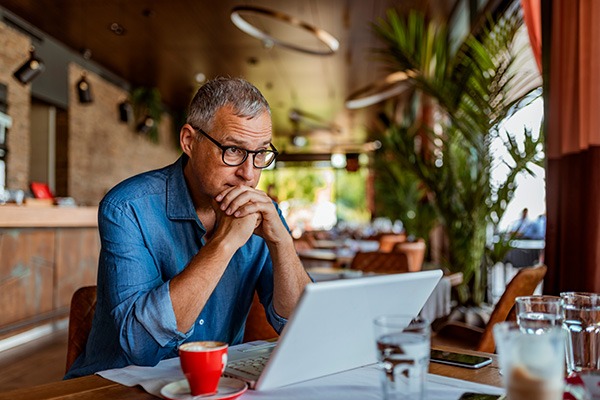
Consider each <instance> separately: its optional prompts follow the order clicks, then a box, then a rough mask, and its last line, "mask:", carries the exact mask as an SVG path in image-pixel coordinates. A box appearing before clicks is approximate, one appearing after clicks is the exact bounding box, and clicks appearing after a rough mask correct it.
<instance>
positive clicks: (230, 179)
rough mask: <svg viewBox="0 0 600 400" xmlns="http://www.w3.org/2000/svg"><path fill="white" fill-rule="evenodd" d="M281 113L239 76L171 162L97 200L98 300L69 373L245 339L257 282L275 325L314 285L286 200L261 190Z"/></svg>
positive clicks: (210, 87)
mask: <svg viewBox="0 0 600 400" xmlns="http://www.w3.org/2000/svg"><path fill="white" fill-rule="evenodd" d="M271 139H272V133H271V116H270V108H269V105H268V103H267V101H266V100H265V99H264V97H263V96H262V95H261V94H260V92H259V91H258V89H256V88H255V87H254V86H252V85H251V84H250V83H248V82H246V81H244V80H241V79H228V78H217V79H215V80H212V81H210V82H207V83H206V84H205V85H204V86H202V87H201V88H200V89H199V90H198V92H197V93H196V96H195V97H194V99H193V100H192V103H191V105H190V110H189V115H188V118H187V123H186V124H185V125H184V126H183V127H182V128H181V131H180V144H181V148H182V150H183V153H184V154H183V155H182V156H181V158H180V159H179V160H178V161H177V162H176V163H175V164H173V165H170V166H168V167H165V168H163V169H160V170H156V171H150V172H147V173H144V174H141V175H138V176H135V177H133V178H129V179H128V180H126V181H124V182H122V183H120V184H119V185H117V186H116V187H115V188H113V189H112V190H111V191H110V192H109V193H108V194H107V195H106V197H105V198H104V199H103V200H102V202H101V203H100V207H99V218H98V220H99V230H100V237H101V244H102V248H101V252H100V262H99V268H98V302H97V306H96V314H95V316H94V322H93V326H92V331H91V333H90V337H89V339H88V343H87V346H86V349H85V351H84V352H83V354H82V355H81V356H80V357H79V358H78V359H77V360H76V361H75V363H74V364H73V366H72V367H71V369H70V370H69V372H68V374H67V376H66V377H67V378H70V377H75V376H81V375H87V374H91V373H94V372H97V371H100V370H104V369H108V368H117V367H123V366H126V365H129V364H136V365H155V364H157V363H158V362H159V361H160V360H162V359H164V358H170V357H175V356H176V355H177V349H178V347H179V345H180V344H181V343H183V342H186V341H196V340H218V341H224V342H227V343H229V344H232V345H233V344H237V343H240V342H241V341H242V337H243V331H244V322H245V319H246V316H247V314H248V310H249V308H250V305H251V303H252V298H253V295H254V290H255V289H256V290H257V292H258V294H259V297H260V300H261V302H262V304H263V305H264V307H265V311H266V313H267V318H268V320H269V322H270V323H271V325H273V327H274V328H275V330H276V331H278V332H280V331H281V330H282V329H283V326H284V325H285V323H286V318H287V317H288V316H289V315H290V313H291V312H292V310H293V309H294V306H295V305H296V302H297V301H298V298H299V296H300V294H301V292H302V290H303V288H304V286H305V285H306V283H308V282H309V281H310V279H309V277H308V275H307V274H306V272H305V271H304V268H303V267H302V264H301V263H300V260H299V259H298V257H297V255H296V252H295V249H294V245H293V241H292V237H291V235H290V234H289V232H288V229H287V226H286V225H285V222H284V221H283V217H282V216H281V214H280V212H279V210H278V208H277V207H276V205H275V204H274V203H273V202H272V201H271V199H270V198H269V197H268V196H267V194H266V193H264V192H262V191H259V190H257V189H256V185H257V184H258V180H259V178H260V173H261V170H262V168H265V167H267V166H268V165H270V164H271V163H272V162H273V161H274V159H275V156H276V155H277V151H276V150H275V148H274V147H273V145H272V144H271Z"/></svg>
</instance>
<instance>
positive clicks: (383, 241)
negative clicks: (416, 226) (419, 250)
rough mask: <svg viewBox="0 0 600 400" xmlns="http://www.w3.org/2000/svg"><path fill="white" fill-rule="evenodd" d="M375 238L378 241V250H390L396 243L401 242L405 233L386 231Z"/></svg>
mask: <svg viewBox="0 0 600 400" xmlns="http://www.w3.org/2000/svg"><path fill="white" fill-rule="evenodd" d="M377 240H378V241H379V251H383V252H386V253H387V252H390V251H392V249H393V248H394V245H395V244H396V243H402V242H404V241H405V240H406V234H404V233H386V234H382V235H380V236H379V237H378V238H377Z"/></svg>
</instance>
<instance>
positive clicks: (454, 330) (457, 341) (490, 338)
mask: <svg viewBox="0 0 600 400" xmlns="http://www.w3.org/2000/svg"><path fill="white" fill-rule="evenodd" d="M546 270H547V267H546V266H545V265H539V266H535V267H528V268H523V269H521V270H519V272H517V274H516V275H515V276H514V278H513V279H512V280H511V281H510V282H509V283H508V285H507V286H506V289H505V290H504V293H503V294H502V296H501V297H500V300H498V303H497V304H496V306H495V307H494V310H493V311H492V314H491V315H490V319H489V320H488V322H487V324H486V325H485V328H480V327H475V326H472V325H468V324H466V323H464V322H460V321H447V322H446V323H445V324H443V325H442V326H441V327H440V328H439V330H438V331H437V332H436V333H435V334H434V335H433V336H432V344H433V345H448V346H453V347H460V348H463V349H468V350H477V351H483V352H486V353H493V352H494V351H495V349H496V344H495V342H494V335H493V327H494V325H496V324H497V323H498V322H502V321H506V320H514V319H515V314H514V310H513V307H514V305H515V299H516V298H517V297H519V296H530V295H532V294H533V292H534V290H535V288H536V287H537V286H538V285H539V284H540V282H542V280H543V279H544V276H545V275H546Z"/></svg>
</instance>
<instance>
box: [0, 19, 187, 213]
mask: <svg viewBox="0 0 600 400" xmlns="http://www.w3.org/2000/svg"><path fill="white" fill-rule="evenodd" d="M30 45H31V41H30V39H29V38H28V37H27V36H25V35H23V34H21V33H19V32H17V31H15V30H14V29H12V28H10V27H8V26H6V25H5V24H3V23H2V22H0V82H1V83H3V84H5V85H7V87H8V115H9V116H10V117H11V118H12V121H13V124H12V128H11V129H10V130H9V132H8V135H7V146H8V150H9V153H8V158H7V181H6V186H7V187H8V188H12V189H24V190H27V189H28V185H29V159H30V155H29V151H30V135H29V131H30V116H29V114H30V109H31V94H30V93H31V92H30V85H22V84H20V83H19V82H18V81H16V80H15V79H14V78H13V76H12V73H13V71H14V70H15V69H17V68H18V67H19V66H20V65H21V64H22V63H23V62H24V61H25V60H26V59H27V57H28V55H29V53H28V51H29V47H30ZM82 71H83V70H82V68H81V67H80V66H79V65H77V64H71V65H70V66H69V70H68V74H69V95H70V98H69V108H68V110H67V116H68V140H64V139H61V140H59V141H58V142H57V144H56V145H57V147H59V146H68V149H67V154H68V176H67V185H66V186H67V187H68V195H69V196H72V197H74V198H75V200H76V201H77V202H78V203H80V204H83V205H96V204H98V202H99V201H100V200H101V198H102V196H103V195H104V194H105V193H106V192H107V191H108V190H109V189H110V188H111V187H113V186H114V185H115V184H117V183H118V182H120V181H122V180H123V179H125V178H127V177H129V176H131V175H134V174H137V173H139V172H142V171H147V170H150V169H154V168H159V167H162V166H164V165H167V164H170V163H172V162H174V161H175V160H176V159H177V157H179V154H180V152H179V150H177V148H176V137H175V135H174V133H173V126H172V120H171V118H169V116H168V115H167V114H165V115H164V116H163V119H162V121H161V124H160V126H159V132H160V138H159V143H158V144H155V143H152V142H151V141H150V140H149V139H148V138H147V137H145V136H143V135H140V134H138V133H136V132H135V131H134V129H133V128H132V127H130V126H127V125H126V124H124V123H122V122H120V121H119V114H118V108H117V107H118V106H117V105H118V104H119V102H121V101H123V100H124V99H126V98H127V92H126V91H124V90H123V89H121V88H119V87H117V86H115V85H113V84H111V83H110V82H108V81H106V80H104V79H103V78H101V77H100V76H98V75H95V74H93V73H89V72H88V74H87V78H88V81H89V82H90V86H91V88H92V93H93V96H94V102H93V103H91V104H79V101H78V99H77V92H76V88H75V83H76V82H77V81H78V80H79V78H80V77H81V72H82Z"/></svg>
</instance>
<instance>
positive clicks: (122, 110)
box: [119, 100, 133, 123]
mask: <svg viewBox="0 0 600 400" xmlns="http://www.w3.org/2000/svg"><path fill="white" fill-rule="evenodd" d="M132 115H133V109H132V107H131V104H130V103H129V102H128V101H127V100H124V101H122V102H120V103H119V121H121V122H125V123H127V122H129V121H131V120H132V119H133V118H132Z"/></svg>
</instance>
